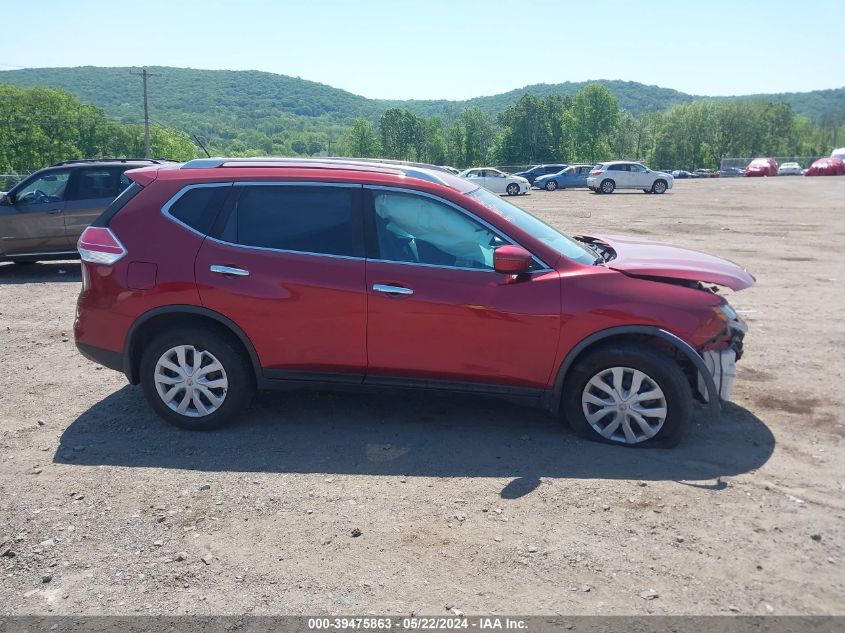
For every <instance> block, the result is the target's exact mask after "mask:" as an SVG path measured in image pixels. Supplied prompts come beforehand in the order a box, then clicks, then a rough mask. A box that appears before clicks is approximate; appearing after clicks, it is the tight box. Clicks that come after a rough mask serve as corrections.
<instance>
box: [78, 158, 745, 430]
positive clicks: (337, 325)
mask: <svg viewBox="0 0 845 633" xmlns="http://www.w3.org/2000/svg"><path fill="white" fill-rule="evenodd" d="M127 174H128V176H129V178H130V179H131V180H132V181H133V184H132V185H131V186H130V187H129V188H128V189H127V190H126V191H125V192H124V193H123V194H122V195H121V196H120V197H119V198H118V199H117V200H115V201H114V203H113V204H112V205H111V206H110V207H109V208H108V209H107V210H106V211H105V212H104V213H103V215H102V216H100V218H99V219H98V220H97V221H96V222H95V223H94V224H93V225H92V226H91V227H89V228H88V229H87V230H86V231H85V232H84V233H83V235H82V237H81V238H80V240H79V252H80V254H81V256H82V262H83V264H82V289H81V292H80V294H79V299H78V302H77V309H76V320H75V322H74V335H75V338H76V344H77V347H78V349H79V350H80V351H81V352H82V354H84V355H85V356H86V357H88V358H89V359H91V360H93V361H95V362H98V363H100V364H102V365H105V366H106V367H110V368H112V369H116V370H118V371H121V372H123V373H124V374H125V375H126V377H127V379H128V381H129V382H130V383H131V384H140V385H141V386H142V389H143V392H144V395H145V396H146V398H147V401H148V402H149V404H150V406H151V407H152V409H153V410H154V411H155V412H156V413H157V414H158V415H159V416H161V417H162V418H164V419H165V420H166V421H168V422H170V423H171V424H174V425H176V426H179V427H182V428H186V429H192V430H208V429H214V428H218V427H220V426H223V425H224V424H226V423H228V422H230V421H232V420H233V419H237V418H238V417H239V416H240V415H241V414H242V412H243V410H244V407H245V406H246V405H247V403H248V402H249V400H250V398H251V397H252V396H253V394H254V392H255V391H256V390H261V389H276V388H278V389H290V388H303V387H307V386H313V387H317V388H326V387H327V386H331V385H343V386H346V387H350V386H358V387H366V388H375V387H383V388H392V389H395V388H405V389H423V390H429V391H430V390H448V391H458V392H465V393H470V394H487V395H498V396H502V397H505V398H508V399H511V400H517V401H519V402H522V403H525V404H531V405H535V406H540V407H543V408H545V409H546V410H547V411H549V412H550V413H552V414H554V415H557V416H560V417H562V418H563V419H564V420H565V421H567V422H568V423H569V425H570V426H571V427H572V429H574V430H575V432H577V433H578V434H580V435H582V436H584V437H586V438H589V439H592V440H597V441H603V442H608V443H612V444H619V445H625V446H674V445H675V444H677V443H678V441H680V439H681V437H682V436H683V434H684V432H685V430H686V429H687V427H688V425H689V422H690V418H691V415H692V408H693V400H694V398H698V399H701V400H703V401H707V402H709V406H710V408H711V412H712V413H714V414H716V413H718V411H719V408H720V402H722V401H726V400H728V399H729V398H730V392H731V387H732V384H733V377H734V374H735V363H736V360H737V359H738V358H739V357H740V356H741V355H742V345H743V337H744V336H745V331H746V326H745V323H744V322H743V320H742V319H741V318H740V317H739V316H738V315H737V313H736V312H735V311H734V310H733V309H732V308H731V306H730V305H728V303H727V301H726V300H725V298H724V297H723V296H721V295H720V294H719V293H718V292H717V289H716V287H715V286H725V287H728V288H731V289H732V290H735V291H736V290H742V289H743V288H747V287H749V286H751V285H752V284H753V283H754V278H753V277H752V276H751V275H750V274H748V273H747V272H746V271H745V270H744V269H743V268H741V267H740V266H738V265H736V264H734V263H732V262H729V261H727V260H724V259H720V258H718V257H714V256H712V255H707V254H705V253H700V252H697V251H692V250H688V249H685V248H680V247H677V246H671V245H668V244H661V243H658V242H652V241H648V240H645V239H642V238H633V237H622V236H615V235H606V236H603V235H593V236H579V237H575V238H573V237H569V236H567V235H565V234H564V233H562V232H560V231H559V230H557V229H555V228H553V227H551V226H549V225H547V224H545V223H544V222H542V221H541V220H539V219H538V218H536V217H535V216H533V215H531V214H530V213H528V212H526V211H524V210H523V209H521V208H520V207H518V206H516V205H514V204H511V203H510V202H508V201H506V200H504V199H503V198H501V197H500V196H498V195H496V194H494V193H492V192H490V191H488V190H487V189H485V188H483V187H480V186H479V185H478V183H474V182H472V181H470V180H467V179H465V178H461V177H457V176H454V175H452V174H451V173H449V172H448V171H447V170H443V169H440V168H437V167H434V166H419V165H396V164H384V163H379V162H377V161H374V160H364V159H361V160H351V159H315V160H308V159H201V160H194V161H191V162H189V163H186V164H184V165H181V166H154V167H147V168H143V169H136V170H133V171H130V172H127ZM432 333H436V335H432ZM435 432H436V431H435Z"/></svg>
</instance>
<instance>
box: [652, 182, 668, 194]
mask: <svg viewBox="0 0 845 633" xmlns="http://www.w3.org/2000/svg"><path fill="white" fill-rule="evenodd" d="M666 189H667V185H666V181H665V180H655V181H654V184H653V185H652V186H651V192H652V193H656V194H663V193H666Z"/></svg>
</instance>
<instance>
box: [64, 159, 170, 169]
mask: <svg viewBox="0 0 845 633" xmlns="http://www.w3.org/2000/svg"><path fill="white" fill-rule="evenodd" d="M138 162H144V163H152V164H154V165H161V164H162V163H175V162H177V161H175V160H171V159H169V158H72V159H70V160H63V161H62V162H60V163H55V164H54V165H50V167H60V166H62V165H76V164H83V163H138Z"/></svg>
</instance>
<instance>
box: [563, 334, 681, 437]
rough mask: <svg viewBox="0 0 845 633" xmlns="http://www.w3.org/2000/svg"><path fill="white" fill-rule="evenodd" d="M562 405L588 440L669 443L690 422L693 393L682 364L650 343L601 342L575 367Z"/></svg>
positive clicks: (565, 415) (564, 414) (679, 435)
mask: <svg viewBox="0 0 845 633" xmlns="http://www.w3.org/2000/svg"><path fill="white" fill-rule="evenodd" d="M561 408H562V413H563V416H564V418H565V419H566V421H567V422H568V423H569V425H570V427H571V428H572V430H573V431H574V432H575V433H577V434H578V435H580V436H581V437H583V438H585V439H588V440H593V441H597V442H604V443H607V444H621V445H623V446H632V447H657V448H670V447H673V446H676V445H677V444H678V442H680V440H681V438H682V437H683V435H684V433H685V432H686V430H687V427H688V426H689V421H690V417H691V415H692V393H691V390H690V386H689V382H688V381H687V378H686V376H685V375H684V372H683V371H682V369H681V367H680V366H679V365H678V364H677V363H676V362H675V361H674V360H673V359H671V358H669V357H668V356H666V355H665V354H662V353H660V352H659V351H657V350H655V349H653V348H651V347H648V346H646V345H630V344H622V345H615V346H612V347H611V346H602V347H600V348H598V349H596V350H594V351H592V352H588V353H587V355H586V356H584V357H583V358H582V359H579V360H578V362H577V364H576V365H575V366H574V367H573V368H572V369H571V370H570V372H569V375H568V376H567V378H566V383H565V385H564V392H563V399H562V407H561Z"/></svg>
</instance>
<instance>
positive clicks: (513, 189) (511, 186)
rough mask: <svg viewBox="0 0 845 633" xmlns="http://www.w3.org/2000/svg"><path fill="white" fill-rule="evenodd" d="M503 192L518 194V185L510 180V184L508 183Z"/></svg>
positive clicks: (512, 194)
mask: <svg viewBox="0 0 845 633" xmlns="http://www.w3.org/2000/svg"><path fill="white" fill-rule="evenodd" d="M505 192H506V193H507V194H508V195H509V196H518V195H519V185H518V184H516V183H515V182H512V183H511V184H509V185H508V186H507V188H506V189H505Z"/></svg>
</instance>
